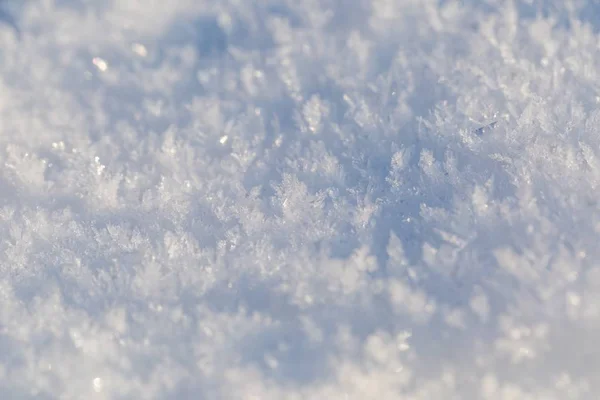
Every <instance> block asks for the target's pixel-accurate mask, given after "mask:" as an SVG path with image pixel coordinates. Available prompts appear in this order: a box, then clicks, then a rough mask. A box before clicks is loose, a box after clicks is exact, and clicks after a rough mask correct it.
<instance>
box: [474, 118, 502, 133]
mask: <svg viewBox="0 0 600 400" xmlns="http://www.w3.org/2000/svg"><path fill="white" fill-rule="evenodd" d="M497 124H498V121H494V122H492V123H491V124H487V125H485V126H482V127H481V128H477V129H475V134H476V135H477V136H481V135H483V134H484V133H488V132H489V131H491V130H492V129H494V127H495V126H496V125H497Z"/></svg>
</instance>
